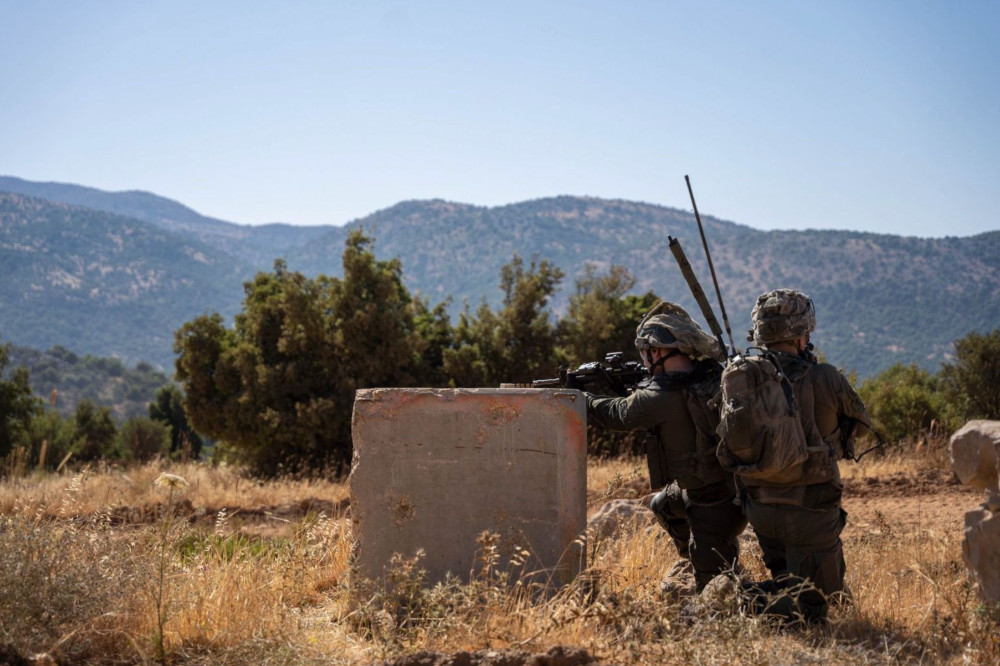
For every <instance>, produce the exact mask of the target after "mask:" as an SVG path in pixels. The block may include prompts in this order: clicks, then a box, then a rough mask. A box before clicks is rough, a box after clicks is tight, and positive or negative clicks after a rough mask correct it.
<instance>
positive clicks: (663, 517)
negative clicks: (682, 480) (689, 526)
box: [649, 484, 687, 531]
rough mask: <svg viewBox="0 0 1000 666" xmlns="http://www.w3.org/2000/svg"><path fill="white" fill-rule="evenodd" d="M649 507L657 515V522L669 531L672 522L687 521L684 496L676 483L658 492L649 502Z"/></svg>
mask: <svg viewBox="0 0 1000 666" xmlns="http://www.w3.org/2000/svg"><path fill="white" fill-rule="evenodd" d="M649 508H650V510H652V512H653V515H654V516H655V517H656V522H658V523H659V524H660V527H662V528H663V529H665V530H667V531H670V525H671V523H677V522H684V523H687V514H686V513H685V511H684V498H683V497H682V496H681V489H680V488H679V487H678V486H677V485H675V484H671V485H669V486H667V487H666V488H664V489H663V490H661V491H660V492H658V493H656V495H654V496H653V499H652V500H650V502H649Z"/></svg>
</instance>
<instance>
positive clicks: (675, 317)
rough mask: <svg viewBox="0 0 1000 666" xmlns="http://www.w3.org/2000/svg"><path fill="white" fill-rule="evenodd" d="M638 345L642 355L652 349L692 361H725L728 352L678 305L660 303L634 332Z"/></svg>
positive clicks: (666, 302) (667, 302)
mask: <svg viewBox="0 0 1000 666" xmlns="http://www.w3.org/2000/svg"><path fill="white" fill-rule="evenodd" d="M635 346H636V349H638V350H639V351H640V352H641V351H645V350H648V349H650V348H651V347H661V348H663V349H676V350H677V351H679V352H681V353H682V354H685V355H687V356H690V357H691V358H693V359H696V360H697V359H702V358H713V359H715V360H722V359H724V358H725V351H724V350H723V349H722V348H721V347H720V346H719V341H718V340H716V339H715V338H713V337H712V336H711V335H709V334H708V333H706V332H705V331H703V330H702V329H701V327H700V326H698V324H697V323H696V322H695V321H694V320H693V319H691V316H690V315H689V314H688V313H687V312H685V311H684V308H682V307H681V306H679V305H677V304H676V303H670V302H669V301H660V302H659V303H657V304H656V305H655V306H654V307H653V309H652V310H650V311H649V312H648V313H647V314H646V316H645V317H643V318H642V321H641V322H639V326H638V327H636V329H635Z"/></svg>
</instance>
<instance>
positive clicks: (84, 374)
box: [4, 345, 173, 422]
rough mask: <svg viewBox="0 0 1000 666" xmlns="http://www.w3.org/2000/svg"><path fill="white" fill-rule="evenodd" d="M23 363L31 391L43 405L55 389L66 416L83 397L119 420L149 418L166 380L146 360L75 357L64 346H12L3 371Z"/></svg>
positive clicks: (163, 375) (56, 401)
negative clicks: (129, 363) (43, 348)
mask: <svg viewBox="0 0 1000 666" xmlns="http://www.w3.org/2000/svg"><path fill="white" fill-rule="evenodd" d="M21 365H23V366H25V367H26V368H28V373H29V382H30V383H31V390H32V392H33V393H34V394H35V395H36V396H37V397H39V398H41V399H42V400H43V402H44V403H45V405H46V407H47V408H49V406H50V405H51V400H52V397H53V395H52V392H53V391H56V394H55V396H54V397H55V409H56V410H57V411H58V412H59V413H60V414H61V415H62V416H64V417H68V416H72V414H73V412H74V410H75V409H76V406H77V405H78V404H79V403H80V401H81V400H85V399H86V400H91V401H92V402H94V403H96V404H98V405H101V406H102V407H108V408H109V409H110V410H111V414H112V416H114V418H115V419H116V420H117V421H119V422H121V421H124V420H125V419H129V418H132V417H136V416H148V415H149V403H151V402H152V401H153V398H154V397H155V395H156V392H157V391H158V390H159V389H160V388H161V387H163V386H165V385H167V384H169V383H170V379H169V378H168V377H167V376H166V375H165V374H164V373H162V372H159V371H157V370H155V369H154V368H153V367H152V366H150V365H149V364H147V363H137V364H136V365H135V366H134V367H129V366H126V365H125V364H124V363H122V362H121V361H120V360H118V359H116V358H102V357H97V356H89V355H87V356H78V355H76V354H74V353H73V352H71V351H70V350H68V349H64V348H63V347H53V348H52V349H49V350H48V351H41V350H38V349H32V348H30V347H19V346H16V345H14V346H12V347H11V349H10V358H9V361H8V364H7V368H6V371H5V372H4V375H5V376H6V375H9V374H10V373H12V372H13V371H14V368H16V367H18V366H21ZM171 374H173V373H172V372H171Z"/></svg>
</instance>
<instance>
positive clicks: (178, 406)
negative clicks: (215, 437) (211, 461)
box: [149, 385, 202, 458]
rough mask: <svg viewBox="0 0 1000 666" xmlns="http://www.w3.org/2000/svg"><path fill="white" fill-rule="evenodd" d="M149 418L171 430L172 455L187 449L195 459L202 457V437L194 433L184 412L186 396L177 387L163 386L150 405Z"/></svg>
mask: <svg viewBox="0 0 1000 666" xmlns="http://www.w3.org/2000/svg"><path fill="white" fill-rule="evenodd" d="M149 418H151V419H153V420H154V421H159V422H160V423H163V424H164V425H166V426H167V427H169V428H170V453H172V454H177V453H180V452H182V451H184V450H185V448H187V450H188V452H189V454H190V455H191V456H192V457H193V458H198V457H199V456H200V455H201V445H202V441H201V435H199V434H198V433H197V432H195V431H194V428H192V427H191V424H190V422H188V417H187V412H186V411H185V410H184V394H183V393H181V390H180V389H179V388H177V387H176V386H171V385H167V386H163V387H161V388H160V390H159V391H157V392H156V395H155V396H153V402H151V403H149Z"/></svg>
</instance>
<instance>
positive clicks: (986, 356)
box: [941, 329, 1000, 419]
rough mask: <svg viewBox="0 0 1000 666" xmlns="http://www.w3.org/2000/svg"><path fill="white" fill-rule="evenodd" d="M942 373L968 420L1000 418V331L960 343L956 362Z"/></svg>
mask: <svg viewBox="0 0 1000 666" xmlns="http://www.w3.org/2000/svg"><path fill="white" fill-rule="evenodd" d="M941 374H942V378H943V381H944V385H945V390H946V391H947V393H948V396H949V397H950V398H951V399H952V400H954V401H955V402H956V404H958V405H959V408H960V410H961V413H962V416H963V417H964V418H966V419H1000V329H994V330H993V332H992V333H986V334H980V333H976V332H973V333H969V334H968V335H966V336H965V337H964V338H962V339H960V340H956V341H955V361H954V362H953V363H950V364H946V365H945V366H944V367H943V368H942V369H941Z"/></svg>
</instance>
